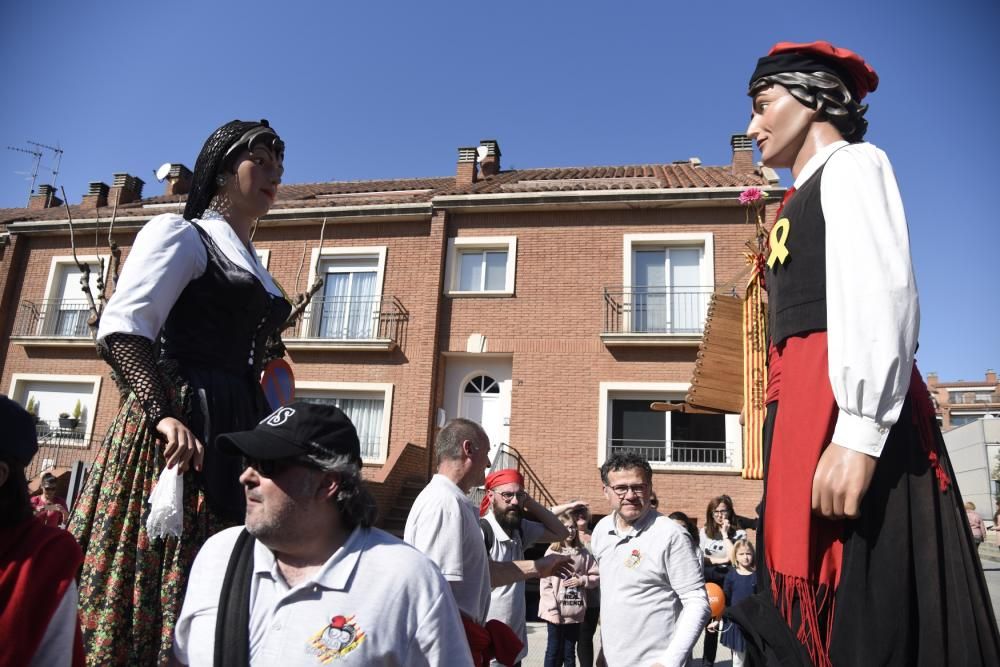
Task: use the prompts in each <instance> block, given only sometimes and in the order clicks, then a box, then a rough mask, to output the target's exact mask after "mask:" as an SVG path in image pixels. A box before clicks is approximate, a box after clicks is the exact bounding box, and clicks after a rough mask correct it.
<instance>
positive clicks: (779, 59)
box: [730, 42, 1000, 666]
mask: <svg viewBox="0 0 1000 667" xmlns="http://www.w3.org/2000/svg"><path fill="white" fill-rule="evenodd" d="M877 85H878V76H877V75H876V74H875V71H874V70H873V69H872V68H871V67H870V66H869V65H868V64H867V63H866V62H865V61H864V60H863V59H862V58H861V57H860V56H858V55H857V54H855V53H853V52H851V51H848V50H847V49H842V48H838V47H835V46H833V45H831V44H829V43H827V42H812V43H810V44H794V43H787V42H783V43H780V44H777V45H775V47H774V48H772V49H771V52H770V53H769V54H768V55H767V56H765V57H763V58H761V59H760V60H759V61H758V64H757V68H756V70H755V71H754V73H753V76H752V77H751V79H750V89H749V94H750V96H751V97H752V98H753V111H752V117H751V121H750V126H749V128H748V129H747V134H748V135H749V136H750V137H751V138H753V139H755V140H756V141H757V145H758V148H759V149H760V152H761V158H762V160H763V162H764V164H765V165H766V166H769V167H773V168H781V167H784V168H789V169H791V172H792V178H793V179H794V186H793V187H792V188H791V189H790V191H789V193H788V195H786V198H785V202H784V203H783V205H782V207H781V208H779V210H778V212H777V216H776V217H777V221H776V222H775V224H774V226H773V228H772V229H771V232H770V236H769V239H768V240H769V244H768V248H767V250H766V257H765V258H764V261H765V263H766V268H767V271H766V283H767V288H768V308H769V314H770V317H769V335H770V338H771V350H770V355H769V368H768V377H769V384H768V391H767V403H768V407H767V418H766V421H765V427H764V434H765V462H766V468H765V488H764V503H763V512H762V517H763V521H762V526H761V528H762V529H761V530H760V531H758V540H759V553H760V554H761V555H762V558H761V562H760V566H761V567H760V569H759V571H758V588H759V591H758V594H757V595H756V596H754V597H752V598H751V599H750V600H748V601H747V602H746V603H745V604H743V605H740V606H738V607H736V608H734V609H732V610H731V611H730V615H731V616H732V617H733V618H734V619H735V620H736V621H737V622H739V623H740V624H741V625H742V626H743V627H744V629H745V630H747V632H745V633H744V634H745V635H746V636H747V638H748V640H749V647H748V650H749V651H750V653H751V655H752V656H753V658H757V659H767V660H770V661H774V662H781V664H785V665H793V664H815V665H830V664H835V665H838V666H839V665H885V664H898V665H909V664H927V665H939V664H941V665H943V664H1000V648H998V646H1000V639H998V636H997V629H996V622H995V620H994V619H993V613H992V609H991V605H990V604H989V596H988V594H987V592H986V585H985V581H984V579H983V575H982V570H981V567H980V565H979V561H978V557H977V556H976V553H975V550H974V548H973V546H972V542H971V536H970V535H969V531H968V529H967V527H966V526H965V525H964V521H963V520H962V519H963V517H962V513H961V511H960V508H961V506H962V500H961V497H960V495H959V492H958V489H957V487H956V486H955V485H954V483H953V480H954V473H953V471H952V469H951V464H950V462H949V460H948V456H947V451H946V450H945V447H944V443H943V440H942V438H941V433H940V430H939V429H938V427H937V423H936V421H935V418H934V411H933V408H932V406H931V405H930V400H929V395H928V392H927V388H926V387H925V386H924V383H923V380H922V378H921V376H920V373H919V372H918V371H917V370H916V366H915V365H914V355H915V353H916V348H917V332H918V329H919V307H918V304H917V293H916V283H915V280H914V276H913V270H912V268H911V263H910V253H909V239H908V232H907V228H906V219H905V216H904V214H903V205H902V201H901V198H900V195H899V190H898V188H897V185H896V180H895V176H894V174H893V170H892V166H891V164H890V163H889V160H888V158H887V157H886V155H885V153H883V152H882V151H881V150H879V149H878V148H876V147H875V146H873V145H872V144H869V143H865V142H863V141H862V139H863V137H864V135H865V131H866V130H867V127H868V122H867V121H866V120H865V118H864V114H865V111H866V110H867V106H865V105H862V104H861V100H862V99H863V98H864V96H865V95H866V94H867V93H869V92H872V91H874V90H875V88H876V86H877Z"/></svg>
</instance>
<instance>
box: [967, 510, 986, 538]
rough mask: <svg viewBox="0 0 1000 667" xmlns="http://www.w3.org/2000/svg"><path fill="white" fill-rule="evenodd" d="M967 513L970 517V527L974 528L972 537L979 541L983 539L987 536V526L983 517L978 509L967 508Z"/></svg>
mask: <svg viewBox="0 0 1000 667" xmlns="http://www.w3.org/2000/svg"><path fill="white" fill-rule="evenodd" d="M965 515H966V516H967V517H969V528H971V529H972V537H974V538H976V539H977V540H979V541H982V540H983V538H985V537H986V526H984V525H983V519H982V517H981V516H979V513H978V512H976V510H970V509H967V510H965Z"/></svg>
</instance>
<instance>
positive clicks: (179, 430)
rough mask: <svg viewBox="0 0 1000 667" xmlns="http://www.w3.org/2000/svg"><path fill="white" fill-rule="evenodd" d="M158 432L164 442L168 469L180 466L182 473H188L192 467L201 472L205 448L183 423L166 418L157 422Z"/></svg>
mask: <svg viewBox="0 0 1000 667" xmlns="http://www.w3.org/2000/svg"><path fill="white" fill-rule="evenodd" d="M156 432H157V433H159V434H160V437H161V438H162V439H163V441H164V445H163V456H164V457H165V458H166V459H167V467H168V468H173V467H174V466H175V465H180V467H181V472H187V471H188V468H191V467H192V466H193V467H194V469H195V470H201V464H202V460H203V459H204V458H205V447H204V446H203V445H202V444H201V441H200V440H198V438H196V437H195V435H194V433H192V432H191V430H190V429H189V428H188V427H187V426H185V425H184V423H183V422H181V421H180V420H179V419H175V418H174V417H164V418H163V419H161V420H160V421H159V422H157V424H156Z"/></svg>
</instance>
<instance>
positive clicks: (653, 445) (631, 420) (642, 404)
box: [611, 399, 670, 461]
mask: <svg viewBox="0 0 1000 667" xmlns="http://www.w3.org/2000/svg"><path fill="white" fill-rule="evenodd" d="M650 402H651V399H616V400H613V401H611V453H612V454H614V453H617V452H619V451H634V452H636V453H638V454H641V455H643V456H645V457H646V458H647V459H648V460H650V461H663V460H665V457H666V440H667V428H666V425H667V417H666V415H667V414H670V413H663V412H653V411H652V410H650V409H649V404H650Z"/></svg>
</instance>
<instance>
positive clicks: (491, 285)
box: [486, 250, 507, 290]
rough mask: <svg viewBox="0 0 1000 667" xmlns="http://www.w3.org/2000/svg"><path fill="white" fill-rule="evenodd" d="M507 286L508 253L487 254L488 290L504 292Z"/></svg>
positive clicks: (494, 252) (493, 252)
mask: <svg viewBox="0 0 1000 667" xmlns="http://www.w3.org/2000/svg"><path fill="white" fill-rule="evenodd" d="M506 286H507V252H506V251H492V250H491V251H489V252H487V253H486V289H488V290H502V289H505V288H506Z"/></svg>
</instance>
